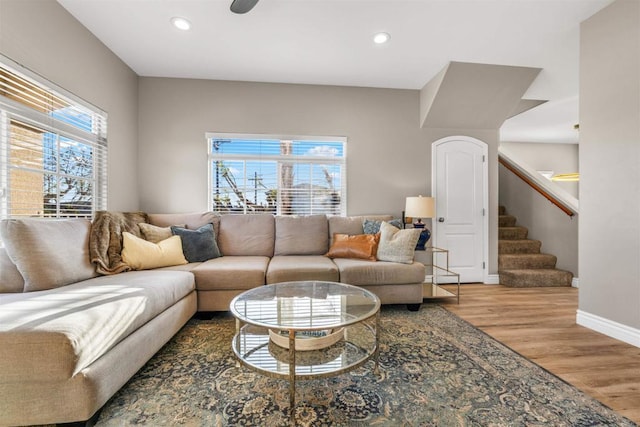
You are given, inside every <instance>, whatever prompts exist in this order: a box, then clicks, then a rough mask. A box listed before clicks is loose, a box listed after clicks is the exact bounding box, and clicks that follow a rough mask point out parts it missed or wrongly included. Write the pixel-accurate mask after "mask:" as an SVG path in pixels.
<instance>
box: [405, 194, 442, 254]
mask: <svg viewBox="0 0 640 427" xmlns="http://www.w3.org/2000/svg"><path fill="white" fill-rule="evenodd" d="M435 205H436V199H434V198H433V197H422V196H416V197H407V200H406V203H405V208H404V214H405V216H406V217H411V218H417V221H415V222H414V223H413V228H423V230H422V232H421V233H420V238H419V239H418V244H417V245H416V250H417V251H424V250H425V245H426V244H427V242H428V241H429V237H431V232H430V231H429V229H427V228H425V226H424V225H425V224H424V222H422V218H433V217H434V216H435V214H436V206H435Z"/></svg>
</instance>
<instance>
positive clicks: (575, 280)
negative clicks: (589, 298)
mask: <svg viewBox="0 0 640 427" xmlns="http://www.w3.org/2000/svg"><path fill="white" fill-rule="evenodd" d="M571 286H572V287H574V288H579V287H580V279H578V278H577V277H574V278H573V279H571Z"/></svg>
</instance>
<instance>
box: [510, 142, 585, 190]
mask: <svg viewBox="0 0 640 427" xmlns="http://www.w3.org/2000/svg"><path fill="white" fill-rule="evenodd" d="M500 146H501V147H504V148H506V149H508V150H509V152H510V153H513V154H514V155H515V156H517V158H518V159H523V160H526V162H527V165H528V166H531V167H532V168H533V169H535V170H552V171H554V172H555V173H556V174H560V173H572V172H579V171H578V167H579V164H578V163H579V161H578V145H577V144H551V143H534V142H530V143H529V142H501V143H500ZM556 185H558V186H559V187H560V188H562V189H564V190H565V191H567V192H568V193H569V194H571V195H572V196H574V197H576V198H578V183H577V182H556Z"/></svg>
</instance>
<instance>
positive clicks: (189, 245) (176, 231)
mask: <svg viewBox="0 0 640 427" xmlns="http://www.w3.org/2000/svg"><path fill="white" fill-rule="evenodd" d="M171 233H173V235H174V236H180V238H181V239H182V252H183V253H184V257H185V258H186V259H187V261H189V262H203V261H206V260H208V259H213V258H218V257H221V256H222V254H221V253H220V249H218V243H217V242H216V236H215V235H214V233H213V224H206V225H203V226H202V227H200V228H198V229H197V230H188V229H186V228H182V227H176V226H172V227H171Z"/></svg>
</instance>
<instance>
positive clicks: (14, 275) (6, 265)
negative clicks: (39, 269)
mask: <svg viewBox="0 0 640 427" xmlns="http://www.w3.org/2000/svg"><path fill="white" fill-rule="evenodd" d="M23 289H24V279H23V278H22V275H21V274H20V272H19V271H18V267H16V265H15V264H14V263H13V262H12V261H11V259H10V258H9V255H7V250H6V249H5V248H0V293H5V292H22V290H23Z"/></svg>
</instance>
